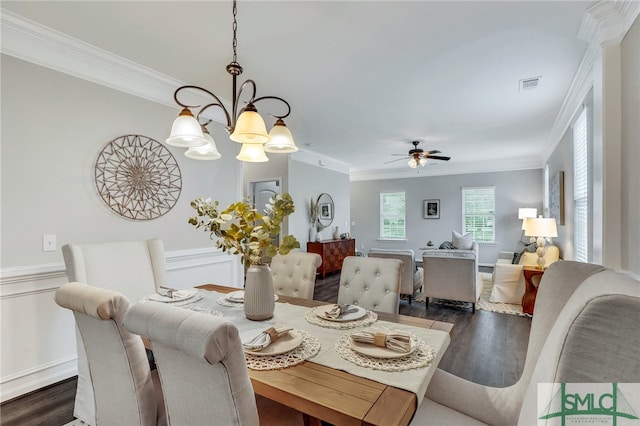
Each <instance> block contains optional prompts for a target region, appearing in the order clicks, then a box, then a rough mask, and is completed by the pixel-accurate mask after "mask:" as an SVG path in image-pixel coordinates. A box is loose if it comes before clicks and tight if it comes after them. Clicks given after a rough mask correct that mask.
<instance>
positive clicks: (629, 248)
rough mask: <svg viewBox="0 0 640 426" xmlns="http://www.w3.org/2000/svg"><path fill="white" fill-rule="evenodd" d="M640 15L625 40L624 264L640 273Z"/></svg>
mask: <svg viewBox="0 0 640 426" xmlns="http://www.w3.org/2000/svg"><path fill="white" fill-rule="evenodd" d="M639 164H640V18H636V20H635V23H634V24H633V25H632V26H631V28H630V29H629V31H628V32H627V34H626V36H625V38H624V40H623V41H622V167H621V170H622V176H623V179H622V185H621V190H622V206H621V209H620V211H621V224H622V226H621V227H622V241H621V252H622V254H621V266H622V269H624V270H627V271H631V272H633V273H635V274H636V275H639V276H640V213H638V212H640V167H638V165H639Z"/></svg>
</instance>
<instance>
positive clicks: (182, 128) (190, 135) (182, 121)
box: [166, 108, 207, 148]
mask: <svg viewBox="0 0 640 426" xmlns="http://www.w3.org/2000/svg"><path fill="white" fill-rule="evenodd" d="M166 142H167V144H168V145H171V146H177V147H180V148H190V147H192V146H202V145H205V144H206V143H207V140H206V139H205V138H204V135H203V134H202V128H201V127H200V123H198V120H196V119H195V118H194V117H193V114H192V113H191V111H189V109H187V108H184V109H183V110H182V111H181V112H180V115H179V116H178V118H176V119H175V121H174V122H173V125H172V126H171V135H169V137H168V138H167V141H166Z"/></svg>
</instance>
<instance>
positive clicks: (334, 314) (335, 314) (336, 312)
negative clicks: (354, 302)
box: [324, 305, 358, 319]
mask: <svg viewBox="0 0 640 426" xmlns="http://www.w3.org/2000/svg"><path fill="white" fill-rule="evenodd" d="M357 311H358V308H355V307H352V306H351V305H333V306H332V307H331V309H329V310H328V311H326V312H325V313H324V316H325V317H326V318H329V319H338V318H340V315H344V314H348V313H350V312H357Z"/></svg>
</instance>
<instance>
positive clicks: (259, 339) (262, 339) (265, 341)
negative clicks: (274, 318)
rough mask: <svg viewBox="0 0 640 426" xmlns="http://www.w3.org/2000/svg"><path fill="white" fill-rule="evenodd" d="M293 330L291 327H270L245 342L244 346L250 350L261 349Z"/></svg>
mask: <svg viewBox="0 0 640 426" xmlns="http://www.w3.org/2000/svg"><path fill="white" fill-rule="evenodd" d="M291 330H293V329H292V328H290V327H279V328H275V327H269V328H267V329H266V330H264V331H262V332H261V333H260V334H258V335H257V336H256V337H254V338H253V339H251V340H249V341H248V342H243V343H242V347H243V348H244V349H246V350H248V351H261V350H263V349H264V348H266V347H267V346H269V345H270V344H272V343H273V342H275V341H276V340H278V339H279V338H280V337H282V336H284V335H285V334H287V333H289V332H290V331H291Z"/></svg>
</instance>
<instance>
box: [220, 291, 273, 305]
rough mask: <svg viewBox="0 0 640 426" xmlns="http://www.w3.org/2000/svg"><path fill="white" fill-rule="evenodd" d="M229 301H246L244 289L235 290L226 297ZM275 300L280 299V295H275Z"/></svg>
mask: <svg viewBox="0 0 640 426" xmlns="http://www.w3.org/2000/svg"><path fill="white" fill-rule="evenodd" d="M225 299H226V300H227V302H231V303H244V290H238V291H233V292H231V293H229V294H227V296H226V297H225ZM273 300H278V295H277V294H274V295H273Z"/></svg>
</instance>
